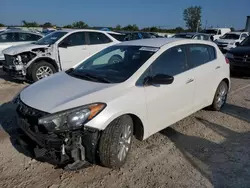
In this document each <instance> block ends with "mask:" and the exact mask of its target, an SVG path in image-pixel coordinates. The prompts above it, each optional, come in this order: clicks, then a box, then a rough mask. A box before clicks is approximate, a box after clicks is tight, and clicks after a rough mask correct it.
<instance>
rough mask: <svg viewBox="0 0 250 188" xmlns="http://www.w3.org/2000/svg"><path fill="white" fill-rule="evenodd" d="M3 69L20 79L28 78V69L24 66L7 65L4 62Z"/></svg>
mask: <svg viewBox="0 0 250 188" xmlns="http://www.w3.org/2000/svg"><path fill="white" fill-rule="evenodd" d="M2 68H3V71H4V72H6V73H7V74H8V75H9V76H11V77H13V78H14V79H18V80H26V69H25V68H24V66H22V65H20V66H11V65H6V64H5V63H4V62H3V67H2Z"/></svg>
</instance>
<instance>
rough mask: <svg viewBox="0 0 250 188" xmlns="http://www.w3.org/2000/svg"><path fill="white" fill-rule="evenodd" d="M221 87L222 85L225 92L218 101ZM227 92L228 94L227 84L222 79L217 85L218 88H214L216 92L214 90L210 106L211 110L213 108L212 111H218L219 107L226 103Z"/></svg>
mask: <svg viewBox="0 0 250 188" xmlns="http://www.w3.org/2000/svg"><path fill="white" fill-rule="evenodd" d="M222 87H224V89H225V92H226V93H225V94H224V97H223V100H221V101H220V102H219V98H220V97H221V94H220V92H221V88H222ZM227 94H228V85H227V83H226V82H225V81H222V82H221V83H220V84H219V86H218V88H217V90H216V92H215V95H214V100H213V103H212V105H211V106H210V109H211V110H214V111H220V110H221V108H222V107H223V106H224V105H225V103H226V100H227Z"/></svg>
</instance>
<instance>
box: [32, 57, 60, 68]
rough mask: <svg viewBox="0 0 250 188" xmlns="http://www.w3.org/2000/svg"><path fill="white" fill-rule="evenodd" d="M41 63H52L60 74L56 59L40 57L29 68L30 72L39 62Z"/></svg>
mask: <svg viewBox="0 0 250 188" xmlns="http://www.w3.org/2000/svg"><path fill="white" fill-rule="evenodd" d="M40 61H46V62H48V63H51V64H52V65H53V67H54V68H55V69H56V71H57V72H58V71H59V67H58V65H57V63H56V61H55V60H54V59H51V58H49V57H39V58H37V59H35V60H34V61H33V62H32V63H31V64H30V65H29V67H28V70H29V71H30V69H31V67H32V66H33V65H34V64H37V63H38V62H40Z"/></svg>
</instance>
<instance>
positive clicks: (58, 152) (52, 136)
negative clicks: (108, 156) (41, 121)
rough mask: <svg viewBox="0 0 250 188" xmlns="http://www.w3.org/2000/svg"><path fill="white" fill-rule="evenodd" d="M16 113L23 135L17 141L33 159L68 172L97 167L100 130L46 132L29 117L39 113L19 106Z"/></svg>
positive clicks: (33, 117)
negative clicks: (95, 165)
mask: <svg viewBox="0 0 250 188" xmlns="http://www.w3.org/2000/svg"><path fill="white" fill-rule="evenodd" d="M16 111H17V126H18V128H19V129H20V131H21V132H22V134H21V136H19V137H18V138H17V140H19V143H21V144H20V145H22V146H21V147H22V148H26V150H28V151H27V153H31V154H32V155H33V157H34V158H35V159H37V160H39V161H43V162H48V163H51V164H53V165H57V166H70V169H71V170H76V168H77V169H78V168H81V167H79V164H80V166H81V165H83V164H84V165H86V164H90V163H91V164H96V163H98V155H97V150H98V141H99V137H100V131H99V130H97V129H93V128H87V127H84V126H83V128H82V129H80V130H74V131H70V130H66V131H63V132H48V131H47V130H46V129H45V127H43V126H41V125H37V124H36V123H35V122H37V120H38V119H37V118H36V117H35V116H31V115H30V114H33V113H36V114H37V112H36V111H38V110H36V109H32V108H31V107H28V106H26V105H25V104H22V103H20V102H19V103H17V110H16ZM34 119H36V120H34ZM27 145H28V146H29V147H27Z"/></svg>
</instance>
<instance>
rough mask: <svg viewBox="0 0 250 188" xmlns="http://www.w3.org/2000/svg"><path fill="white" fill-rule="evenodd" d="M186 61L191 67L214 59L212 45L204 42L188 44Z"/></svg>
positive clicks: (214, 54)
mask: <svg viewBox="0 0 250 188" xmlns="http://www.w3.org/2000/svg"><path fill="white" fill-rule="evenodd" d="M187 53H188V62H189V64H191V65H192V66H193V67H198V66H201V65H204V64H206V63H208V62H210V61H213V60H214V59H216V50H215V48H214V47H213V46H209V45H204V44H190V45H188V47H187Z"/></svg>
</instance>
